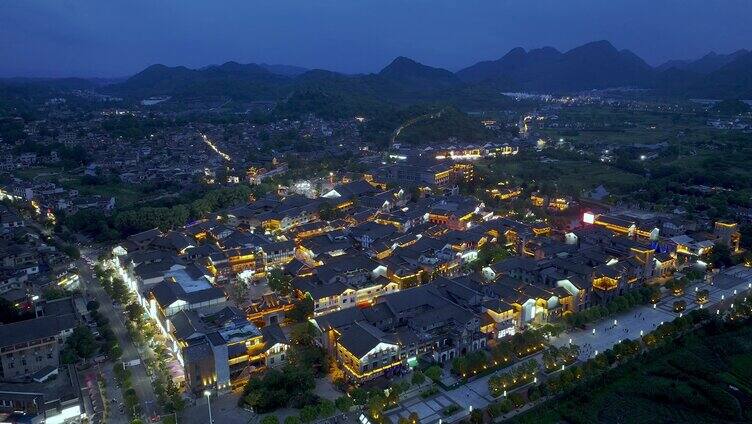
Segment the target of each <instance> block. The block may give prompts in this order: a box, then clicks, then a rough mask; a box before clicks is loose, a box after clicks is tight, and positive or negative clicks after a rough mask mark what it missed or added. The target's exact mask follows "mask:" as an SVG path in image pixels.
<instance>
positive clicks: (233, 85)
mask: <svg viewBox="0 0 752 424" xmlns="http://www.w3.org/2000/svg"><path fill="white" fill-rule="evenodd" d="M612 87H635V88H644V89H653V90H654V91H655V92H656V93H659V94H665V95H671V96H684V97H697V96H704V97H717V98H726V97H729V96H733V97H742V98H752V52H749V51H747V50H738V51H736V52H733V53H730V54H716V53H713V52H711V53H708V54H707V55H705V56H703V57H701V58H699V59H697V60H694V61H669V62H666V63H664V64H662V65H660V66H658V67H652V66H650V65H648V64H647V63H646V62H645V61H644V60H642V59H641V58H640V57H639V56H637V55H636V54H634V53H633V52H631V51H629V50H619V49H617V48H615V47H614V46H613V45H612V44H611V43H610V42H608V41H605V40H601V41H595V42H591V43H587V44H584V45H582V46H579V47H576V48H573V49H571V50H568V51H566V52H561V51H559V50H557V49H555V48H553V47H543V48H538V49H532V50H529V51H526V50H525V49H522V48H519V47H518V48H514V49H512V50H510V51H509V52H508V53H507V54H505V55H504V56H502V57H501V58H499V59H496V60H489V61H481V62H478V63H476V64H474V65H472V66H469V67H466V68H464V69H462V70H460V71H458V72H456V73H453V72H450V71H448V70H446V69H442V68H436V67H431V66H428V65H425V64H422V63H419V62H416V61H415V60H413V59H410V58H407V57H403V56H400V57H397V58H395V59H394V60H393V61H392V62H391V63H389V64H388V65H387V66H385V67H384V68H383V69H381V70H380V71H379V72H378V73H373V74H360V75H347V74H342V73H337V72H332V71H326V70H320V69H312V70H308V69H305V68H301V67H294V66H287V65H268V64H254V63H250V64H240V63H237V62H227V63H224V64H222V65H213V66H208V67H204V68H201V69H189V68H186V67H184V66H176V67H168V66H165V65H153V66H150V67H148V68H146V69H144V70H143V71H142V72H139V73H138V74H136V75H134V76H132V77H130V78H128V79H127V80H125V81H123V82H120V83H117V84H111V85H109V86H107V87H106V88H105V90H106V91H108V92H111V93H113V94H118V95H121V96H124V97H131V98H132V97H148V96H154V95H171V96H175V97H178V98H180V97H183V96H193V97H195V96H227V97H231V98H236V99H250V100H273V101H277V100H281V99H284V98H287V97H289V96H290V95H291V94H292V93H295V92H297V91H301V90H303V91H306V92H315V91H317V90H323V91H327V92H330V93H332V94H333V97H332V98H339V97H340V96H356V97H361V98H366V97H368V98H370V99H372V100H377V101H382V102H390V103H399V104H411V103H416V102H435V101H446V100H451V101H457V100H459V102H460V103H461V102H462V101H464V100H467V99H468V98H470V97H472V98H473V101H475V103H478V104H482V102H483V99H484V98H485V97H487V96H496V97H498V93H500V92H503V91H529V92H540V93H568V92H577V91H582V90H589V89H602V88H612Z"/></svg>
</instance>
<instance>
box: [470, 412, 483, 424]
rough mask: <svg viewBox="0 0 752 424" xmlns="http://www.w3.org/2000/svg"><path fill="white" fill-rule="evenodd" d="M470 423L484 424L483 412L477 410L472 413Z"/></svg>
mask: <svg viewBox="0 0 752 424" xmlns="http://www.w3.org/2000/svg"><path fill="white" fill-rule="evenodd" d="M470 422H471V423H472V424H483V411H482V410H480V409H475V410H473V412H471V413H470Z"/></svg>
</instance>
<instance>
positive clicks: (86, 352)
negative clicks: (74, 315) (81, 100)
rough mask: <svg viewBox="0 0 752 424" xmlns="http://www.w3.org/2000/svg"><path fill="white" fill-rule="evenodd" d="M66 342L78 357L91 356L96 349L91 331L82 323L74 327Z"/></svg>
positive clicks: (86, 357) (85, 357)
mask: <svg viewBox="0 0 752 424" xmlns="http://www.w3.org/2000/svg"><path fill="white" fill-rule="evenodd" d="M66 342H67V344H68V346H70V348H71V349H72V350H73V352H75V354H76V356H78V357H79V358H83V359H88V358H91V357H92V356H94V354H95V353H96V351H97V343H96V340H94V335H93V334H92V333H91V330H90V329H89V327H86V326H83V325H81V326H78V327H76V328H74V329H73V333H72V334H71V335H70V336H68V340H67V341H66Z"/></svg>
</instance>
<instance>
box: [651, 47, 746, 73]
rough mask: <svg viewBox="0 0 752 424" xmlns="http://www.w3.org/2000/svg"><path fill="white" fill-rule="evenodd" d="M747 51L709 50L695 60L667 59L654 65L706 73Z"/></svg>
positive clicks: (659, 68)
mask: <svg viewBox="0 0 752 424" xmlns="http://www.w3.org/2000/svg"><path fill="white" fill-rule="evenodd" d="M748 53H749V50H746V49H740V50H737V51H735V52H733V53H729V54H718V53H716V52H710V53H708V54H706V55H705V56H703V57H701V58H699V59H695V60H669V61H667V62H665V63H663V64H661V65H658V66H657V67H656V70H658V71H665V70H668V69H671V68H676V69H678V70H681V71H689V72H696V73H698V74H708V73H711V72H713V71H717V70H719V69H721V68H722V67H723V66H725V65H728V64H729V63H731V62H733V61H734V60H736V59H739V58H740V57H742V56H744V55H746V54H748Z"/></svg>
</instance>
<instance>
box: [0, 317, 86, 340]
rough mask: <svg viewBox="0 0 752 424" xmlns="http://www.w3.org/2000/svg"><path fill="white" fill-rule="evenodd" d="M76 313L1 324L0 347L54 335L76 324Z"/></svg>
mask: <svg viewBox="0 0 752 424" xmlns="http://www.w3.org/2000/svg"><path fill="white" fill-rule="evenodd" d="M76 323H77V320H76V315H75V314H67V315H56V316H47V317H40V318H34V319H27V320H24V321H18V322H14V323H12V324H3V325H0V347H3V346H12V345H14V344H17V343H26V342H30V341H33V340H38V339H43V338H47V337H53V336H55V335H57V334H60V333H61V332H62V331H64V330H70V329H72V328H73V327H75V326H76Z"/></svg>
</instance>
